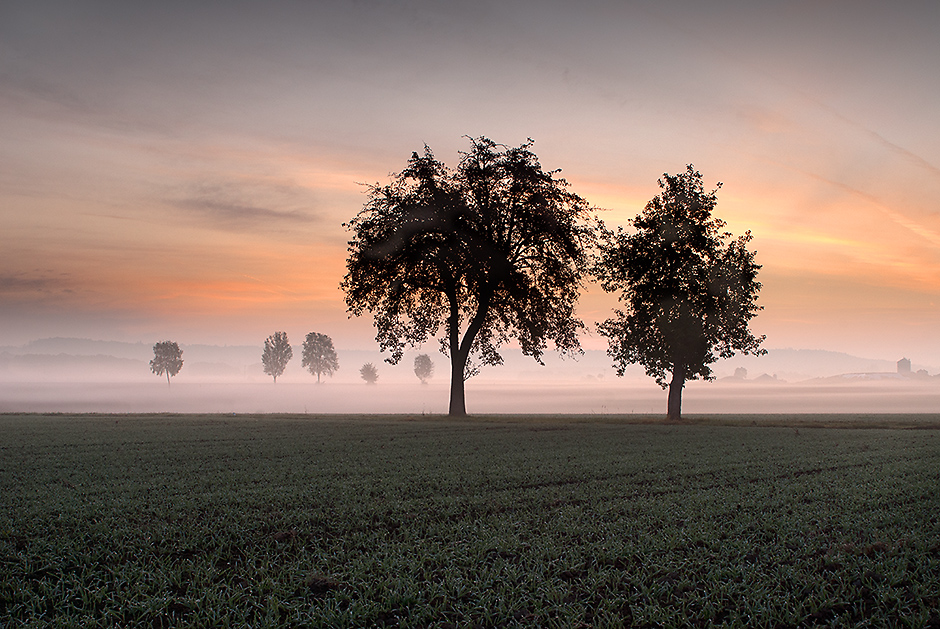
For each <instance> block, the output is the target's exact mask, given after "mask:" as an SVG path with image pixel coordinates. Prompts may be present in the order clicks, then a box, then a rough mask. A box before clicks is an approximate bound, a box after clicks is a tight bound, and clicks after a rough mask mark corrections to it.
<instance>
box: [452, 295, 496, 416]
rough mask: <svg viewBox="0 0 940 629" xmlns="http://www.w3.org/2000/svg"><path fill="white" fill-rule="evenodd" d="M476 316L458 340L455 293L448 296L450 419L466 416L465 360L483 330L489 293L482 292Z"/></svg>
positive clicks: (467, 358) (458, 320)
mask: <svg viewBox="0 0 940 629" xmlns="http://www.w3.org/2000/svg"><path fill="white" fill-rule="evenodd" d="M479 299H480V302H479V304H478V305H477V311H476V314H474V315H473V318H472V319H471V320H470V324H469V325H467V331H466V332H465V333H464V335H463V339H461V338H460V309H459V306H458V304H457V294H456V291H455V292H454V293H453V294H452V295H451V296H450V317H449V322H448V328H449V330H448V335H449V339H448V341H449V345H450V410H449V411H448V415H450V416H452V417H464V416H466V414H467V402H466V398H465V396H464V383H465V380H464V372H465V370H466V367H467V360H469V358H470V348H471V347H473V340H474V339H475V338H476V337H477V334H479V333H480V330H481V329H483V323H484V321H486V313H487V311H488V310H489V307H490V293H489V291H482V294H481V295H480V298H479Z"/></svg>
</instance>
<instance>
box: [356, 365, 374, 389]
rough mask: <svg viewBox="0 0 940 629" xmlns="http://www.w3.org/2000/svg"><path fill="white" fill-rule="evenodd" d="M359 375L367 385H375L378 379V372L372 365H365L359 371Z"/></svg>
mask: <svg viewBox="0 0 940 629" xmlns="http://www.w3.org/2000/svg"><path fill="white" fill-rule="evenodd" d="M359 375H360V376H361V377H362V379H363V380H365V381H366V382H367V383H369V384H375V381H376V380H378V379H379V370H378V369H376V368H375V365H373V364H372V363H366V364H364V365H363V366H362V367H361V368H360V369H359Z"/></svg>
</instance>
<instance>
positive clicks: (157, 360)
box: [150, 341, 183, 386]
mask: <svg viewBox="0 0 940 629" xmlns="http://www.w3.org/2000/svg"><path fill="white" fill-rule="evenodd" d="M182 368H183V350H181V349H180V347H179V345H177V344H176V343H174V342H173V341H162V342H160V343H157V344H156V345H154V346H153V360H151V361H150V371H152V372H153V373H155V374H157V375H158V376H162V375H163V374H166V386H170V376H175V375H176V374H178V373H179V372H180V369H182Z"/></svg>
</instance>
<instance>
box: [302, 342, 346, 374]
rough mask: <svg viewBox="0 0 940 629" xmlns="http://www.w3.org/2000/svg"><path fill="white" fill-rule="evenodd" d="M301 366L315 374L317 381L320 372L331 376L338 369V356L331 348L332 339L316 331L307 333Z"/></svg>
mask: <svg viewBox="0 0 940 629" xmlns="http://www.w3.org/2000/svg"><path fill="white" fill-rule="evenodd" d="M301 366H303V367H306V368H307V371H309V372H310V373H311V374H314V375H316V377H317V382H320V374H326V375H328V376H332V375H333V374H334V373H335V372H336V371H337V370H338V369H339V358H337V356H336V350H335V349H333V339H331V338H330V337H328V336H327V335H326V334H319V333H317V332H311V333H310V334H308V335H307V338H306V339H304V352H303V357H302V359H301Z"/></svg>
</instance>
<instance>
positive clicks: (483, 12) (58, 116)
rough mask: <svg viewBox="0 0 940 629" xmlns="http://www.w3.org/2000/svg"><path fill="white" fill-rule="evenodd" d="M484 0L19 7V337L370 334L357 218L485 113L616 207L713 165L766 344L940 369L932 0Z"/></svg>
mask: <svg viewBox="0 0 940 629" xmlns="http://www.w3.org/2000/svg"><path fill="white" fill-rule="evenodd" d="M314 4H315V3H314ZM465 4H467V3H447V2H445V3H439V2H403V3H391V4H383V3H371V2H366V3H350V4H348V6H347V3H337V6H335V7H332V8H330V7H322V6H300V5H296V4H293V3H286V2H285V3H273V4H271V3H269V4H267V5H265V7H268V8H263V7H262V6H261V5H260V4H259V5H257V6H256V5H252V4H250V3H247V4H243V5H239V6H238V7H237V8H231V7H226V6H221V5H220V6H218V7H215V8H212V7H209V6H208V5H206V6H201V7H199V8H193V7H190V6H189V5H188V4H186V3H174V2H168V3H160V5H159V6H153V7H149V8H140V7H132V6H127V4H126V3H116V2H79V3H66V2H36V3H28V4H27V3H22V4H21V5H20V6H17V7H14V8H12V9H4V13H5V14H4V18H3V19H2V20H0V221H2V227H3V229H2V232H0V324H2V328H0V345H16V344H22V343H25V342H27V341H29V340H31V339H34V338H40V337H45V336H82V337H89V338H100V339H106V340H111V339H113V340H130V341H144V342H153V341H155V340H159V339H164V338H172V339H175V340H179V341H180V342H184V343H222V344H225V343H227V344H259V345H260V343H261V342H262V341H263V339H264V337H266V336H267V335H268V334H270V333H272V332H273V331H274V330H286V331H288V333H289V335H290V336H291V338H292V339H295V340H296V339H300V338H302V336H303V335H304V334H306V333H307V332H309V331H311V330H316V331H320V332H324V333H327V334H330V335H331V336H333V337H334V339H335V340H336V342H337V345H339V346H345V347H350V348H352V347H358V348H371V347H374V341H372V335H373V333H372V328H371V321H369V320H359V321H349V320H347V318H346V315H345V312H344V305H343V302H342V295H341V293H340V292H339V290H338V284H339V282H340V280H341V278H342V274H343V269H344V261H345V260H344V258H345V240H346V234H345V233H344V231H343V229H342V227H341V224H342V223H343V222H344V221H346V220H349V219H350V218H351V217H352V216H354V215H355V214H356V212H358V211H359V209H360V208H361V206H362V203H363V200H364V198H365V197H364V194H363V191H364V189H363V187H362V186H361V185H360V184H362V183H375V182H384V181H386V180H387V178H388V175H389V173H391V172H393V171H397V170H400V169H401V168H402V167H403V166H404V164H405V162H406V160H407V158H408V156H409V155H410V153H411V151H414V150H421V148H422V147H423V145H424V144H425V143H427V144H428V145H430V146H431V148H432V149H433V150H434V151H435V153H436V155H437V156H438V158H440V159H442V160H443V161H445V162H447V163H449V164H452V165H453V164H455V163H456V161H457V159H458V154H457V151H459V150H463V149H466V147H467V142H466V140H465V139H463V138H462V136H463V135H467V134H469V135H487V136H489V137H491V138H493V139H494V140H496V141H498V142H504V143H506V144H510V145H514V144H519V143H521V142H523V141H525V139H526V138H528V137H531V138H533V139H535V141H536V144H535V147H534V148H535V151H536V153H537V154H538V155H539V156H540V158H541V160H542V163H543V165H544V166H545V167H546V168H561V169H562V171H563V173H562V174H563V176H565V177H566V178H567V179H568V180H569V181H570V182H571V184H572V189H573V190H574V191H575V192H577V193H578V194H581V195H582V196H584V197H585V198H587V199H588V200H589V201H590V202H591V203H593V204H595V205H596V206H598V207H600V208H604V209H605V211H604V212H603V216H604V218H605V220H607V221H608V222H610V223H617V222H622V221H626V220H627V219H629V218H630V217H632V216H634V215H635V214H636V213H637V212H639V211H640V209H642V207H643V205H644V204H645V203H646V201H648V200H649V199H650V198H651V197H652V196H654V195H655V194H657V192H658V188H657V185H656V180H657V178H658V177H659V176H661V174H662V173H663V172H670V173H676V172H679V171H681V170H683V169H684V167H685V164H687V163H693V164H694V165H695V166H696V168H697V169H698V170H700V171H701V172H702V173H703V175H704V176H705V179H706V185H708V186H711V185H714V184H715V183H716V182H717V181H722V182H723V187H722V189H721V190H720V192H719V204H718V210H717V215H718V216H720V217H721V218H724V219H725V220H726V221H727V222H728V224H729V227H730V229H731V230H732V231H734V232H735V233H741V232H743V231H744V230H746V229H750V230H751V231H752V232H753V234H754V241H753V245H754V247H755V248H756V249H757V250H758V252H759V253H758V261H759V262H760V263H761V264H762V265H763V270H762V273H761V277H760V279H761V281H762V282H763V284H764V289H763V291H762V292H761V299H760V302H761V303H762V304H763V305H764V306H765V310H764V312H763V313H762V314H761V315H760V316H759V317H758V318H757V319H756V320H755V322H754V325H753V328H754V330H755V332H757V333H759V334H766V335H767V337H768V338H767V346H768V347H794V348H820V349H831V350H837V351H846V352H850V353H854V354H858V355H862V356H871V357H875V358H887V359H896V358H898V357H900V356H902V355H903V356H908V357H911V358H912V359H914V361H915V363H916V362H920V363H923V364H926V365H940V314H938V313H940V308H938V306H940V125H937V124H936V103H937V102H940V75H938V74H937V72H936V70H935V68H936V62H938V61H940V47H938V45H937V43H936V37H935V33H936V31H937V29H938V27H940V9H938V5H936V4H934V3H922V4H918V3H905V4H904V7H905V8H904V10H903V11H902V10H899V9H896V8H893V7H890V6H878V5H876V4H874V3H873V4H865V3H861V4H860V3H856V2H834V3H787V6H778V7H771V8H768V7H767V6H766V5H764V4H763V3H761V4H760V5H759V6H757V5H756V4H755V3H746V2H743V1H742V2H718V3H708V6H707V7H705V6H702V4H703V3H691V2H687V3H683V2H676V3H661V4H657V5H656V6H655V8H654V7H653V5H648V3H621V2H609V3H606V2H587V3H585V4H584V5H579V6H578V7H577V8H575V7H571V6H568V5H567V3H557V4H555V3H547V4H545V3H539V4H538V6H539V8H540V10H539V11H533V10H532V9H533V6H534V5H532V3H528V2H508V3H505V2H499V3H496V2H494V3H485V2H484V3H470V4H472V7H468V6H464V5H465ZM823 5H824V6H823ZM850 9H851V10H850ZM222 18H224V19H222ZM614 303H615V298H613V297H611V296H608V295H603V294H601V293H600V292H599V291H598V290H597V288H592V289H590V290H589V293H588V294H587V295H586V296H585V297H584V299H583V304H582V313H583V315H584V318H585V319H586V320H587V322H589V323H593V322H594V321H597V320H600V319H603V318H606V317H607V316H608V314H607V313H608V312H609V309H610V307H611V306H613V305H614ZM585 344H586V345H587V346H598V347H602V344H601V343H600V341H599V340H598V339H597V338H596V337H593V338H587V339H586V340H585Z"/></svg>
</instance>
